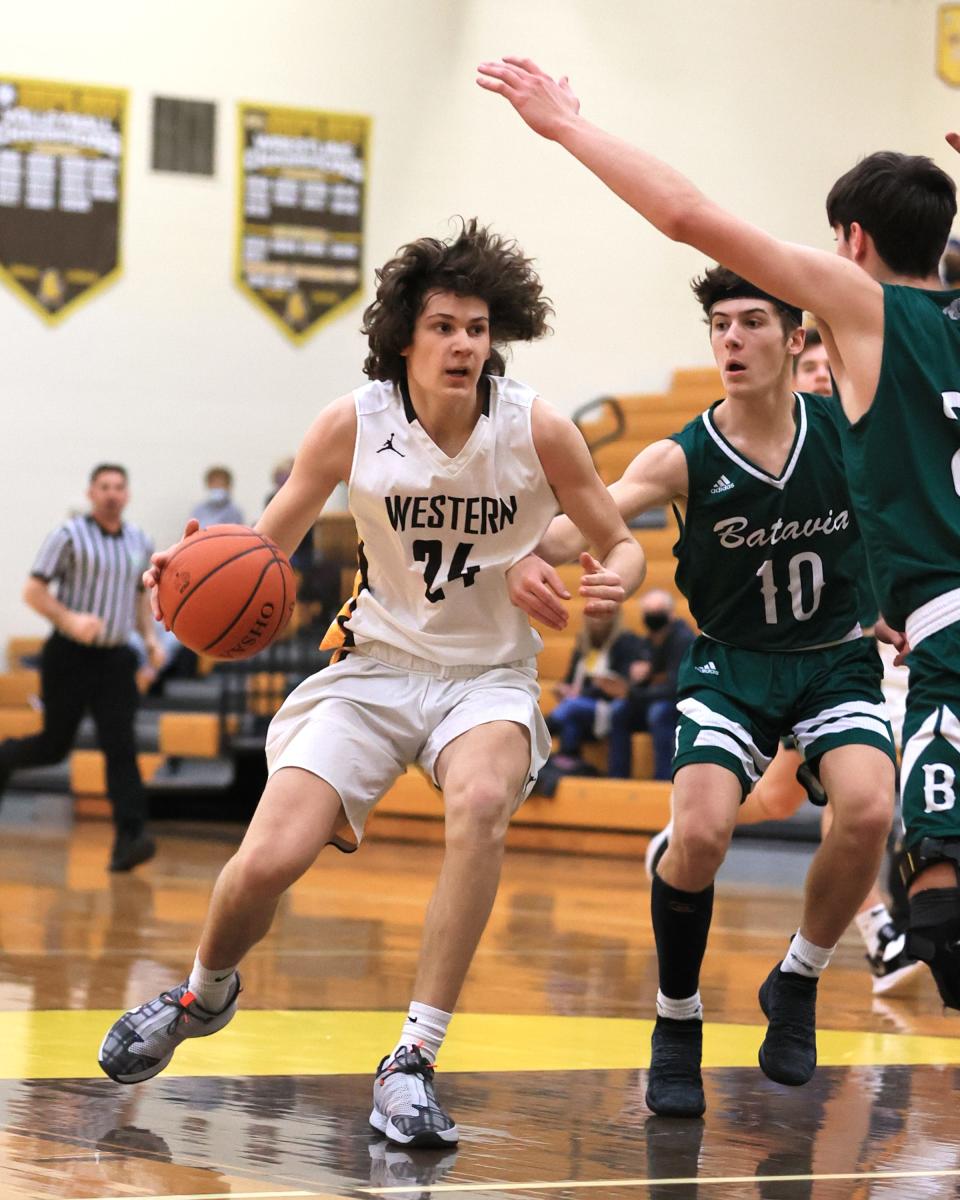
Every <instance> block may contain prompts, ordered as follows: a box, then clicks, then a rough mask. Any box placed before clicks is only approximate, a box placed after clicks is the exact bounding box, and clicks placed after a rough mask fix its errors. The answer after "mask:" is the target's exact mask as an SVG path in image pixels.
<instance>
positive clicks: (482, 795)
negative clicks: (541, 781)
mask: <svg viewBox="0 0 960 1200" xmlns="http://www.w3.org/2000/svg"><path fill="white" fill-rule="evenodd" d="M511 801H512V797H511V796H509V795H508V794H507V789H506V788H505V787H504V786H503V785H502V784H501V783H500V782H498V781H496V780H490V779H475V780H471V781H470V782H469V783H466V784H464V785H463V786H461V787H458V788H456V789H453V790H452V791H450V792H448V793H447V794H446V795H445V796H444V804H445V809H446V842H447V845H451V844H452V843H460V842H466V843H473V844H476V843H484V844H489V843H491V842H502V841H503V839H504V838H505V837H506V834H507V826H508V825H509V824H510V814H511V811H512V808H513V805H512V803H511Z"/></svg>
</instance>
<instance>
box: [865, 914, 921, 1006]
mask: <svg viewBox="0 0 960 1200" xmlns="http://www.w3.org/2000/svg"><path fill="white" fill-rule="evenodd" d="M877 938H878V942H879V944H878V946H877V952H876V954H868V955H867V956H866V958H867V962H868V963H869V964H870V973H871V975H872V976H873V994H874V995H875V996H882V995H884V994H885V993H887V992H891V993H892V992H895V991H897V990H898V989H903V990H906V989H907V987H908V986H912V984H913V981H914V980H915V979H916V977H917V975H918V974H919V973H920V971H921V968H922V967H923V963H922V962H918V961H917V960H916V959H915V958H911V957H910V955H909V954H908V953H907V935H906V933H901V932H900V931H899V930H898V929H897V928H896V926H895V925H893V923H892V922H888V923H887V924H886V925H884V927H883V928H882V929H881V930H880V932H879V933H878V934H877Z"/></svg>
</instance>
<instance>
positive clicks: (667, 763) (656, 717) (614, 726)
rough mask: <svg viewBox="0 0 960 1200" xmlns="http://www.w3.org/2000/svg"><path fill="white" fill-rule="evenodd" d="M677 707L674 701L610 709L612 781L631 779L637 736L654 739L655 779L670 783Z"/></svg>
mask: <svg viewBox="0 0 960 1200" xmlns="http://www.w3.org/2000/svg"><path fill="white" fill-rule="evenodd" d="M676 724H677V706H676V704H675V703H674V701H673V700H650V701H643V700H641V701H639V702H638V701H637V700H636V699H631V698H629V697H628V698H626V699H624V700H615V701H614V703H613V707H612V708H611V709H610V756H609V760H608V768H607V769H608V772H609V774H610V776H611V778H613V779H629V778H630V775H631V768H632V758H633V747H632V744H631V737H632V735H633V734H634V733H641V732H644V733H649V734H650V736H651V737H652V738H653V777H654V779H669V778H670V777H671V773H672V772H671V767H672V765H673V746H674V729H675V727H676Z"/></svg>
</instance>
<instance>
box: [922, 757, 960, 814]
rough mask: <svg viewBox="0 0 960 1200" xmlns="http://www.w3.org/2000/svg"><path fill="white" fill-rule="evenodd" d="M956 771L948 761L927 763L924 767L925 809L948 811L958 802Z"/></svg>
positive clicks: (927, 810) (929, 810) (928, 810)
mask: <svg viewBox="0 0 960 1200" xmlns="http://www.w3.org/2000/svg"><path fill="white" fill-rule="evenodd" d="M955 781H956V772H955V771H954V769H953V767H950V766H947V764H946V763H927V764H926V765H925V766H924V768H923V801H924V810H925V811H926V812H928V813H931V812H946V811H947V810H948V809H951V808H953V806H954V804H955V803H956V799H957V796H956V792H955V791H954V787H953V785H954V783H955Z"/></svg>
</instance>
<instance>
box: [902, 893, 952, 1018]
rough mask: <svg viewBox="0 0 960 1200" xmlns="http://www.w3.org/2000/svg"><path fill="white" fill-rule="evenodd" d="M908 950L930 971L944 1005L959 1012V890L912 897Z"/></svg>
mask: <svg viewBox="0 0 960 1200" xmlns="http://www.w3.org/2000/svg"><path fill="white" fill-rule="evenodd" d="M907 950H908V952H909V953H910V954H911V955H912V956H913V957H914V958H918V959H920V960H921V961H923V962H925V963H926V964H927V966H928V967H929V968H930V970H931V972H932V974H933V977H934V979H935V980H936V982H937V989H938V991H939V992H940V998H941V1000H943V1003H944V1004H945V1005H947V1007H948V1008H957V1009H960V888H955V887H954V888H928V889H926V890H925V891H922V892H917V893H916V894H915V895H914V896H912V897H911V899H910V923H909V926H908V928H907Z"/></svg>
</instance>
